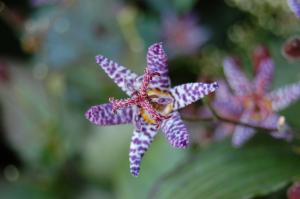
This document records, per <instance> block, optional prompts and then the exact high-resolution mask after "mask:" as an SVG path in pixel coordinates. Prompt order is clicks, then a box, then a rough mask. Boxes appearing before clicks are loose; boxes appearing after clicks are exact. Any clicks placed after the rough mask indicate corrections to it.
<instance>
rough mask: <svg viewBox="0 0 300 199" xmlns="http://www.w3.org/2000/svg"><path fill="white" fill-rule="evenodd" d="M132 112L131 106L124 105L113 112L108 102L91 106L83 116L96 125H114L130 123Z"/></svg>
mask: <svg viewBox="0 0 300 199" xmlns="http://www.w3.org/2000/svg"><path fill="white" fill-rule="evenodd" d="M133 113H134V108H133V107H125V108H122V109H120V110H118V111H117V112H116V113H113V111H112V105H111V104H110V103H108V104H101V105H96V106H92V107H91V108H89V110H88V111H87V112H86V113H85V117H86V119H88V120H89V121H90V122H91V123H93V124H96V125H115V124H127V123H131V122H132V119H133Z"/></svg>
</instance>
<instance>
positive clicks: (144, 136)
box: [129, 114, 158, 176]
mask: <svg viewBox="0 0 300 199" xmlns="http://www.w3.org/2000/svg"><path fill="white" fill-rule="evenodd" d="M134 120H135V130H134V132H133V136H132V138H131V143H130V149H129V162H130V172H131V174H132V175H133V176H138V175H139V171H140V165H141V161H142V158H143V156H144V153H145V152H146V151H147V150H148V148H149V146H150V144H151V142H152V141H153V138H154V136H155V135H156V134H157V131H158V129H157V125H151V124H148V123H146V122H145V121H144V120H143V118H141V117H140V116H139V115H138V114H136V115H135V119H134Z"/></svg>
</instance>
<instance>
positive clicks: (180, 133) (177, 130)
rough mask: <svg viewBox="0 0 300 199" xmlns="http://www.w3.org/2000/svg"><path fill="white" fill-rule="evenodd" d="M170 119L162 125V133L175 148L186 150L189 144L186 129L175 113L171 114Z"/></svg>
mask: <svg viewBox="0 0 300 199" xmlns="http://www.w3.org/2000/svg"><path fill="white" fill-rule="evenodd" d="M171 114H172V115H171V117H170V118H169V119H167V120H165V121H164V122H163V124H162V131H163V133H164V134H165V136H166V137H167V139H168V140H169V142H170V144H171V145H172V146H173V147H175V148H186V147H187V146H188V143H189V135H188V132H187V128H186V126H185V124H184V123H183V121H182V120H181V118H180V115H179V113H178V112H177V111H174V112H172V113H171Z"/></svg>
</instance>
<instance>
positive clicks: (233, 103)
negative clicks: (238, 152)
mask: <svg viewBox="0 0 300 199" xmlns="http://www.w3.org/2000/svg"><path fill="white" fill-rule="evenodd" d="M253 62H254V68H255V74H256V75H255V78H254V80H253V81H252V82H250V81H249V80H248V79H247V77H246V75H245V74H244V73H243V72H242V71H241V69H240V64H239V63H238V62H237V60H236V59H234V58H232V57H228V58H226V59H225V60H224V73H225V76H226V78H227V81H228V83H229V86H230V87H231V89H232V92H230V89H229V88H228V87H227V85H226V84H225V82H219V84H220V89H219V90H218V92H216V99H215V100H214V102H213V106H214V108H215V109H216V110H217V111H218V112H219V113H220V115H221V116H223V117H227V118H229V119H233V120H236V121H241V122H243V123H248V124H251V125H256V126H260V127H263V128H269V129H278V131H273V132H271V135H272V136H273V137H276V138H285V139H291V134H290V131H289V129H288V127H287V126H285V127H284V128H285V129H284V130H283V129H282V127H283V125H284V124H283V123H284V121H283V120H282V119H280V118H282V117H280V116H279V115H278V114H277V113H276V112H277V111H280V110H282V109H284V108H286V107H287V106H289V105H290V104H291V103H293V102H295V101H296V100H298V99H299V98H300V83H295V84H292V85H288V86H285V87H283V88H280V89H278V90H275V91H272V92H269V93H267V91H268V88H269V86H270V84H271V82H272V75H273V70H274V65H273V61H272V59H271V58H270V55H269V52H268V49H267V48H265V47H258V48H257V49H256V50H255V51H254V55H253ZM220 129H221V130H222V129H223V131H226V129H227V130H232V129H233V130H234V132H233V138H232V142H233V144H234V146H241V145H242V144H243V143H245V142H246V141H247V140H248V139H250V138H251V137H252V136H253V135H254V134H255V129H254V128H249V127H245V126H242V125H238V126H235V125H232V124H220V126H219V128H217V132H220Z"/></svg>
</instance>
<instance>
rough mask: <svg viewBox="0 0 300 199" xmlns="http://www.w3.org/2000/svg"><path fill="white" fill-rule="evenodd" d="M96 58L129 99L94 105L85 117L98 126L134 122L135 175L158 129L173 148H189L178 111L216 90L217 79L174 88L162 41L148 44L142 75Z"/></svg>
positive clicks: (132, 160) (131, 153)
mask: <svg viewBox="0 0 300 199" xmlns="http://www.w3.org/2000/svg"><path fill="white" fill-rule="evenodd" d="M96 61H97V63H98V64H99V65H100V66H101V67H102V68H103V70H104V71H105V72H106V73H107V75H108V76H109V77H110V78H112V79H113V80H114V82H115V83H116V84H117V85H118V86H119V87H120V88H121V89H122V90H123V91H124V92H125V93H126V94H127V95H129V96H130V98H128V99H123V100H115V99H113V98H111V99H110V102H111V103H108V104H102V105H96V106H92V107H91V108H90V109H89V110H88V111H87V112H86V114H85V116H86V118H87V119H88V120H89V121H90V122H92V123H94V124H97V125H114V124H126V123H133V124H134V127H135V128H134V132H133V136H132V139H131V144H130V150H129V161H130V171H131V174H132V175H133V176H137V175H138V174H139V170H140V163H141V159H142V157H143V155H144V153H145V152H146V151H147V149H148V147H149V145H150V143H151V142H152V141H153V138H154V136H155V135H156V134H157V131H158V130H159V129H161V130H162V132H163V134H164V135H165V136H166V138H167V139H168V141H169V142H170V144H171V145H172V146H173V147H175V148H186V147H187V145H188V143H189V135H188V132H187V128H186V126H185V124H184V123H183V121H182V120H181V118H180V115H179V113H178V111H177V110H178V109H180V108H183V107H185V106H186V105H188V104H191V103H192V102H195V101H197V100H199V99H200V98H203V97H204V96H205V95H208V94H209V93H211V92H213V91H215V90H216V88H217V87H218V84H217V83H216V82H214V83H188V84H184V85H180V86H176V87H174V88H171V82H170V78H169V76H168V68H167V56H166V54H165V52H164V50H163V48H162V44H161V43H156V44H153V45H152V46H150V47H149V49H148V53H147V68H146V69H145V74H144V75H143V76H138V75H137V74H135V73H133V72H131V71H130V70H129V69H127V68H125V67H124V66H120V65H118V64H117V63H115V62H113V61H111V60H109V59H107V58H105V57H104V56H101V55H99V56H97V57H96Z"/></svg>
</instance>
